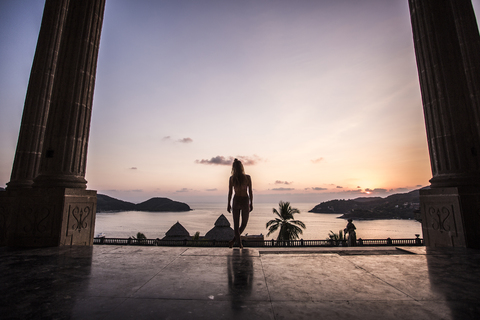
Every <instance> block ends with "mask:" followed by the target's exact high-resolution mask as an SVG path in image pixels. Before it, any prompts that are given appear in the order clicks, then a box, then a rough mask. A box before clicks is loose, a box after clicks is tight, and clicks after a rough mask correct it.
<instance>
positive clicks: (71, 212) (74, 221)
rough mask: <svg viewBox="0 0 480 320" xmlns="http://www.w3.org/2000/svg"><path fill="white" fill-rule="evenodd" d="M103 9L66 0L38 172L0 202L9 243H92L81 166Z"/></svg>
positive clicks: (91, 203)
mask: <svg viewBox="0 0 480 320" xmlns="http://www.w3.org/2000/svg"><path fill="white" fill-rule="evenodd" d="M47 2H48V1H47ZM53 2H54V3H55V5H54V6H53V7H55V9H56V10H59V9H60V7H62V6H63V4H64V2H62V1H53ZM65 3H66V2H65ZM62 8H64V7H62ZM104 8H105V0H72V1H68V4H67V9H66V16H65V22H64V24H63V30H62V33H61V39H60V45H59V46H58V48H59V49H58V58H57V61H56V70H55V72H54V73H52V76H53V79H49V80H50V81H52V84H51V86H52V89H51V99H50V103H49V108H48V119H47V121H46V128H45V135H44V137H43V138H42V137H39V136H36V137H35V139H36V140H35V143H37V144H40V145H41V144H42V142H43V149H42V153H41V160H40V169H39V174H38V175H37V177H36V178H35V179H34V183H33V187H32V188H13V189H12V190H7V197H5V198H6V199H4V201H0V202H3V203H5V204H6V207H7V208H8V211H9V214H10V217H11V227H10V228H9V231H8V232H7V244H8V245H9V246H25V247H44V246H59V245H92V244H93V233H94V228H95V211H96V203H97V202H96V201H97V199H96V191H93V190H85V189H86V180H85V167H86V160H87V146H88V137H89V131H90V117H91V112H92V102H93V90H94V86H95V73H96V66H97V57H98V49H99V44H100V32H101V28H102V22H103V13H104ZM60 11H61V10H60ZM60 11H58V12H60ZM52 36H56V35H52ZM47 38H48V37H47ZM42 41H52V40H51V39H47V40H45V39H43V40H42V39H39V42H42ZM38 47H39V48H43V43H40V44H39V45H38ZM43 50H47V48H43ZM43 54H45V53H43ZM0 200H1V199H0ZM0 212H1V207H0Z"/></svg>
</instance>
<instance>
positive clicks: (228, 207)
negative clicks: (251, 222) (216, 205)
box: [227, 177, 233, 212]
mask: <svg viewBox="0 0 480 320" xmlns="http://www.w3.org/2000/svg"><path fill="white" fill-rule="evenodd" d="M232 178H233V177H230V179H229V180H228V205H227V211H228V212H230V211H231V210H232V206H231V205H230V202H231V201H232V193H233V179H232Z"/></svg>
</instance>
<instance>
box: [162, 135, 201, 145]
mask: <svg viewBox="0 0 480 320" xmlns="http://www.w3.org/2000/svg"><path fill="white" fill-rule="evenodd" d="M162 141H170V142H180V143H192V142H193V139H192V138H188V137H187V138H183V139H178V140H175V141H174V140H173V139H172V137H171V136H165V137H163V138H162Z"/></svg>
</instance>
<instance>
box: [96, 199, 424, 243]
mask: <svg viewBox="0 0 480 320" xmlns="http://www.w3.org/2000/svg"><path fill="white" fill-rule="evenodd" d="M316 204H317V203H292V207H294V208H297V209H299V210H300V214H296V215H295V219H297V220H300V221H302V222H303V223H305V225H306V229H304V231H303V234H302V235H301V237H300V238H301V239H305V240H318V239H326V238H327V237H328V233H329V232H330V230H332V231H334V232H338V231H339V230H343V229H344V228H345V226H346V225H347V221H346V220H344V219H338V217H339V216H340V215H338V214H319V213H310V212H308V210H311V209H312V208H313V207H314V206H315V205H316ZM189 205H190V207H191V208H192V209H193V210H192V211H188V212H140V211H124V212H115V213H97V219H96V222H95V235H97V234H99V233H105V234H106V237H108V238H128V237H130V236H135V235H136V234H137V232H142V233H144V234H145V235H146V236H147V238H148V239H155V238H163V237H164V236H165V232H167V231H168V230H169V229H170V227H171V226H172V225H174V224H175V223H176V222H177V221H178V222H180V223H181V224H182V225H183V226H184V227H185V228H186V229H187V230H188V232H189V233H190V235H192V236H193V235H194V234H195V232H197V231H199V232H200V235H201V236H203V235H205V234H206V233H207V232H208V231H209V230H210V229H212V228H213V227H214V223H215V221H216V220H217V218H218V217H219V216H220V215H221V214H224V215H225V217H227V219H228V221H230V224H231V226H232V228H233V218H232V215H231V214H230V213H228V212H227V210H226V204H223V203H190V204H189ZM272 208H278V204H277V203H254V209H253V211H252V212H251V213H250V218H249V221H248V224H247V228H246V230H245V232H244V235H245V234H263V235H266V234H267V233H268V230H267V229H266V228H265V224H266V223H267V222H268V221H269V220H272V219H274V218H275V215H274V214H273V213H272ZM353 223H354V224H355V226H356V227H357V230H356V231H357V238H363V239H386V238H389V237H390V238H392V239H401V238H415V234H420V237H422V227H421V224H420V223H419V222H417V221H415V220H364V221H360V220H359V221H353ZM276 236H277V233H273V234H271V235H270V236H268V237H265V239H276Z"/></svg>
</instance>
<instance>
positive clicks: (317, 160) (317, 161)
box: [310, 157, 324, 163]
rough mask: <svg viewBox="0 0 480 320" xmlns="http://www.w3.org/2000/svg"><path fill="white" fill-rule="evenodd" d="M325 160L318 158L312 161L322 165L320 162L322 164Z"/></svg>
mask: <svg viewBox="0 0 480 320" xmlns="http://www.w3.org/2000/svg"><path fill="white" fill-rule="evenodd" d="M323 160H324V158H323V157H321V158H317V159H314V160H310V161H312V163H320V162H322V161H323Z"/></svg>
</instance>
